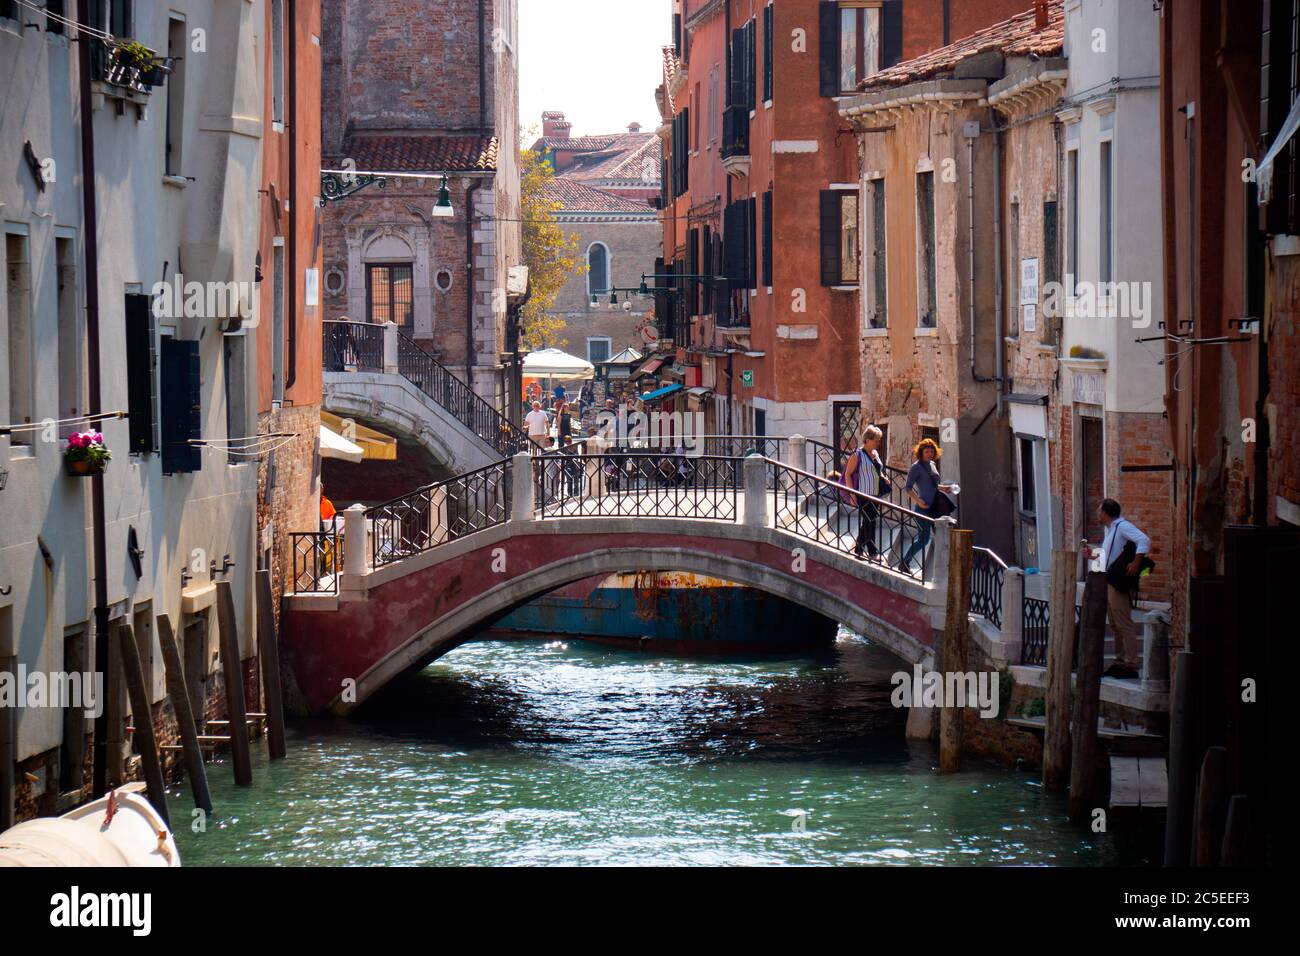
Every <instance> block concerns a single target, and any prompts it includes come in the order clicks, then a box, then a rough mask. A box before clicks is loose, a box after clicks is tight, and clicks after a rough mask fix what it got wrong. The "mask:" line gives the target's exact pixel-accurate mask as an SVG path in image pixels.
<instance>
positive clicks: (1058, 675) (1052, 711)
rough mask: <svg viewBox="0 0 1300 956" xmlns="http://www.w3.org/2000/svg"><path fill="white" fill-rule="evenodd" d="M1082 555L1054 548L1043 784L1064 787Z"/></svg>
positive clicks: (1050, 786)
mask: <svg viewBox="0 0 1300 956" xmlns="http://www.w3.org/2000/svg"><path fill="white" fill-rule="evenodd" d="M1077 558H1078V556H1077V555H1076V554H1075V552H1073V551H1070V550H1068V549H1066V548H1056V549H1054V550H1053V551H1052V593H1051V595H1050V598H1051V600H1050V603H1049V605H1048V615H1049V626H1048V632H1047V700H1046V711H1047V727H1046V729H1045V731H1044V733H1043V788H1044V789H1046V790H1056V791H1059V790H1062V789H1064V787H1065V784H1066V779H1067V775H1068V773H1069V767H1070V663H1071V658H1072V657H1073V656H1074V594H1075V584H1076V582H1077V579H1078V565H1077Z"/></svg>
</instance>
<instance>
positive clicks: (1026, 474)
mask: <svg viewBox="0 0 1300 956" xmlns="http://www.w3.org/2000/svg"><path fill="white" fill-rule="evenodd" d="M1035 504H1036V502H1035V499H1034V442H1033V440H1032V439H1030V438H1022V439H1020V510H1021V511H1023V512H1024V513H1025V514H1034V513H1035V511H1036V510H1037V509H1036V507H1035Z"/></svg>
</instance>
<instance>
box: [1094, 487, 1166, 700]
mask: <svg viewBox="0 0 1300 956" xmlns="http://www.w3.org/2000/svg"><path fill="white" fill-rule="evenodd" d="M1099 514H1100V516H1101V523H1102V524H1103V525H1105V526H1106V536H1105V537H1104V538H1103V539H1102V543H1101V554H1102V566H1103V567H1104V568H1105V569H1106V592H1107V598H1108V600H1107V603H1106V607H1107V610H1108V611H1109V614H1110V626H1111V627H1112V628H1113V629H1114V631H1115V661H1114V663H1112V664H1111V665H1110V667H1108V668H1107V669H1106V673H1105V674H1104V675H1103V676H1105V677H1118V678H1121V679H1127V678H1133V677H1137V676H1138V667H1139V666H1140V664H1141V659H1140V657H1139V651H1138V639H1137V625H1135V624H1134V623H1133V595H1134V594H1136V593H1137V589H1138V579H1139V578H1140V577H1141V575H1142V574H1143V573H1144V572H1146V571H1149V570H1150V569H1151V568H1153V567H1155V563H1154V562H1153V561H1152V560H1151V559H1150V558H1148V557H1147V552H1149V551H1150V550H1151V539H1150V538H1148V537H1147V536H1146V535H1145V534H1143V532H1142V529H1140V528H1139V527H1138V526H1137V525H1135V524H1134V523H1133V522H1132V521H1129V520H1128V519H1127V518H1122V517H1120V514H1121V509H1120V506H1119V502H1118V501H1116V500H1115V499H1113V498H1107V499H1105V500H1104V501H1102V503H1101V508H1100V509H1099Z"/></svg>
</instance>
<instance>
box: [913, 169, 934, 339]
mask: <svg viewBox="0 0 1300 956" xmlns="http://www.w3.org/2000/svg"><path fill="white" fill-rule="evenodd" d="M935 258H936V256H935V248H934V173H933V172H932V171H927V172H924V173H917V174H916V275H917V300H918V303H919V305H920V310H919V311H920V315H919V316H918V317H917V327H918V328H922V329H933V328H937V327H938V321H939V317H938V311H939V309H938V294H937V289H936V285H935Z"/></svg>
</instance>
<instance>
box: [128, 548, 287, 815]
mask: <svg viewBox="0 0 1300 956" xmlns="http://www.w3.org/2000/svg"><path fill="white" fill-rule="evenodd" d="M216 589H217V592H216V602H217V628H218V631H219V632H220V633H219V637H220V640H221V667H222V676H223V678H224V682H225V691H226V718H227V719H226V720H225V721H224V722H223V721H215V720H212V721H208V722H207V723H210V724H219V723H224V724H225V726H226V727H227V731H228V732H227V733H225V734H203V735H200V734H199V732H198V719H199V718H201V716H202V715H196V714H195V713H194V709H193V706H192V703H191V701H192V698H191V697H190V694H189V686H188V682H187V679H186V676H185V669H184V666H183V665H182V662H181V654H180V647H179V645H178V644H177V641H176V634H175V631H174V630H173V628H172V623H171V620H170V619H169V618H168V617H167V615H165V614H160V615H158V643H159V646H160V648H161V650H162V658H163V668H164V671H165V674H166V681H167V696H168V698H169V699H170V700H171V703H172V710H173V712H174V713H175V715H176V725H177V728H178V731H179V734H180V739H181V742H180V744H179V749H180V750H181V751H182V753H183V755H184V761H185V775H186V777H187V778H188V779H189V782H190V791H191V793H192V794H193V797H194V805H195V807H197V808H199V809H201V810H203V811H204V812H205V813H211V812H212V794H211V793H210V791H209V790H208V776H207V768H206V766H205V764H204V761H203V748H204V747H205V746H208V747H211V746H216V745H218V744H229V745H230V762H231V765H232V767H233V768H234V775H235V783H236V784H238V785H240V786H249V785H250V784H252V782H253V765H252V757H251V754H250V750H249V742H248V726H249V724H250V723H254V722H255V721H257V720H262V719H264V720H265V721H266V736H267V750H268V753H269V755H270V758H271V759H272V760H278V759H281V758H283V757H284V756H285V754H286V752H287V751H286V747H285V736H284V695H283V691H282V688H281V686H280V653H279V647H278V645H277V643H276V638H275V615H274V611H273V607H272V603H271V602H272V592H271V572H270V571H269V570H260V571H258V572H257V575H256V592H257V659H258V666H259V667H260V669H261V676H262V687H263V691H264V694H265V698H266V712H265V713H264V714H263V713H254V714H250V713H249V712H248V709H247V707H246V706H245V701H244V680H243V668H242V662H241V660H240V655H239V629H238V625H237V624H236V618H235V603H234V597H233V595H232V594H231V590H230V582H229V581H217V582H216ZM116 630H117V640H118V649H119V651H120V657H121V663H122V672H123V677H124V679H125V681H126V688H127V694H128V698H129V700H130V703H131V711H132V713H133V714H134V715H135V717H134V721H135V727H134V728H133V729H134V732H135V735H136V741H135V742H136V750H137V751H138V752H139V753H140V758H141V763H142V766H143V770H144V777H145V784H146V786H147V788H148V791H147V792H148V796H149V802H150V803H151V804H152V805H153V807H154V809H156V810H157V811H158V813H159V814H160V815H161V816H162V818H163V819H164V820H167V819H168V816H167V800H166V794H165V792H164V790H165V783H164V780H163V770H162V759H161V754H160V748H159V746H158V742H157V738H156V736H155V735H154V729H153V720H152V719H151V715H152V709H151V706H150V701H149V694H148V690H147V688H146V686H145V678H144V669H143V667H142V666H141V662H140V649H139V646H138V645H137V644H136V642H135V635H134V634H133V633H132V628H131V625H130V624H129V623H127V622H121V623H119V624H118V625H117V627H116ZM162 749H172V747H169V746H165V747H163V748H162ZM169 825H170V821H169Z"/></svg>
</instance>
